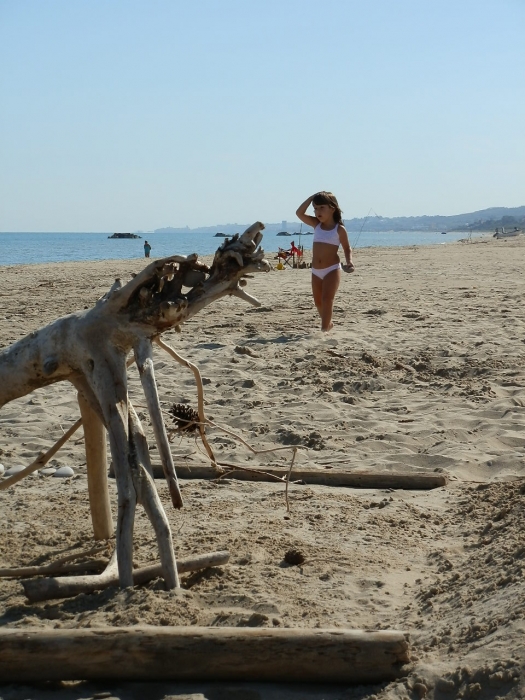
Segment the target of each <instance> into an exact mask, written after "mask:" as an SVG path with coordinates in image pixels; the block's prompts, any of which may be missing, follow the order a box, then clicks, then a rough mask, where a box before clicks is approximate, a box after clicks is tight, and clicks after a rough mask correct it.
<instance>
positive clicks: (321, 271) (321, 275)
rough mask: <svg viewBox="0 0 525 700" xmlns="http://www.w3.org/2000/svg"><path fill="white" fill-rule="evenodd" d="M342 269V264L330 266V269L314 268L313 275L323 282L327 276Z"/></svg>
mask: <svg viewBox="0 0 525 700" xmlns="http://www.w3.org/2000/svg"><path fill="white" fill-rule="evenodd" d="M340 269H341V263H337V265H330V267H319V268H317V267H312V275H315V276H316V277H319V279H320V280H322V279H324V278H325V277H326V275H328V274H330V272H333V271H334V270H340Z"/></svg>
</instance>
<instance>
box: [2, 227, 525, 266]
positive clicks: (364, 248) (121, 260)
mask: <svg viewBox="0 0 525 700" xmlns="http://www.w3.org/2000/svg"><path fill="white" fill-rule="evenodd" d="M492 238H493V236H492V234H490V235H487V236H485V235H479V236H477V237H476V238H475V239H472V240H471V241H469V240H467V239H460V240H456V241H444V240H443V241H440V242H439V243H438V242H435V243H414V244H407V245H390V246H389V245H369V246H360V245H358V246H357V247H355V248H354V247H353V248H352V251H353V252H354V253H355V254H356V255H357V254H358V253H359V251H369V250H387V251H388V250H400V251H402V250H411V249H413V248H434V247H441V246H443V245H447V246H456V245H458V244H461V245H471V244H479V243H485V242H489V241H491V240H492ZM523 239H524V240H525V236H523ZM219 240H221V239H219ZM504 240H512V239H504ZM219 245H220V244H218V245H217V247H219ZM281 247H282V246H281ZM263 248H264V239H263ZM303 248H304V252H305V255H306V256H309V257H311V254H312V249H311V248H307V247H306V246H303ZM195 252H197V253H198V251H195ZM277 253H278V251H277V250H265V255H266V257H267V259H269V260H273V258H274V257H275V256H277ZM173 255H177V253H176V252H175V253H173ZM213 256H214V253H206V254H204V255H200V254H199V258H200V259H202V260H203V261H205V262H207V261H208V260H209V262H210V264H211V261H212V260H213ZM163 257H169V255H167V256H163ZM159 259H161V256H155V255H152V256H151V257H150V258H149V261H150V262H152V261H153V260H159ZM146 260H147V259H146V258H145V257H144V256H143V255H141V256H139V257H130V258H99V259H97V260H55V261H45V262H31V263H22V262H21V263H6V264H2V263H1V262H0V269H5V268H13V267H26V266H27V267H35V266H45V265H92V264H93V265H97V264H106V263H107V264H109V263H119V264H125V263H128V264H132V263H134V264H138V263H140V262H141V261H142V262H143V263H144V266H145V264H146Z"/></svg>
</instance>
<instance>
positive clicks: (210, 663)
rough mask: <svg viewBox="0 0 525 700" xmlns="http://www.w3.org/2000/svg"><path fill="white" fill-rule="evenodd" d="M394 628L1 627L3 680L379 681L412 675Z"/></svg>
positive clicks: (406, 650) (402, 636)
mask: <svg viewBox="0 0 525 700" xmlns="http://www.w3.org/2000/svg"><path fill="white" fill-rule="evenodd" d="M409 660H410V649H409V643H408V640H407V637H406V635H405V634H404V633H403V632H398V631H395V630H386V631H381V632H365V631H363V630H348V629H340V628H338V629H315V630H309V629H267V628H263V629H253V628H228V627H160V628H152V627H140V626H138V625H137V626H135V627H130V628H128V629H126V628H113V629H111V628H107V627H105V628H101V629H77V630H75V629H68V630H66V629H58V630H43V629H37V628H30V629H27V628H24V629H5V628H4V629H3V630H0V682H2V683H17V682H24V683H28V682H35V681H51V680H77V679H79V678H82V679H85V680H97V681H100V680H109V679H114V680H118V679H126V680H128V681H130V680H133V681H139V680H140V681H151V680H156V681H159V680H173V681H175V680H176V681H190V680H198V681H274V682H287V683H290V682H300V683H305V682H307V683H312V682H314V683H320V682H323V683H355V684H357V683H380V682H382V681H385V680H392V679H393V678H396V677H398V676H401V675H404V674H405V673H406V670H405V669H406V663H407V662H408V661H409Z"/></svg>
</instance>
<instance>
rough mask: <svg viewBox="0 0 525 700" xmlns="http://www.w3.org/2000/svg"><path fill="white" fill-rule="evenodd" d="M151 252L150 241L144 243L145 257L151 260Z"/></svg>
mask: <svg viewBox="0 0 525 700" xmlns="http://www.w3.org/2000/svg"><path fill="white" fill-rule="evenodd" d="M150 252H151V246H150V244H149V243H148V241H144V256H145V257H146V258H149V254H150Z"/></svg>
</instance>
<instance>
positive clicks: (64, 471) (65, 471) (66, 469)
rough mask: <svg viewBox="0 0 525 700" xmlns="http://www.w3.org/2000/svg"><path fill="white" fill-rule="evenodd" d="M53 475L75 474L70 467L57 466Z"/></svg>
mask: <svg viewBox="0 0 525 700" xmlns="http://www.w3.org/2000/svg"><path fill="white" fill-rule="evenodd" d="M53 476H75V472H74V471H73V470H72V469H71V467H59V468H58V469H57V470H56V472H55V473H54V474H53Z"/></svg>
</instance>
